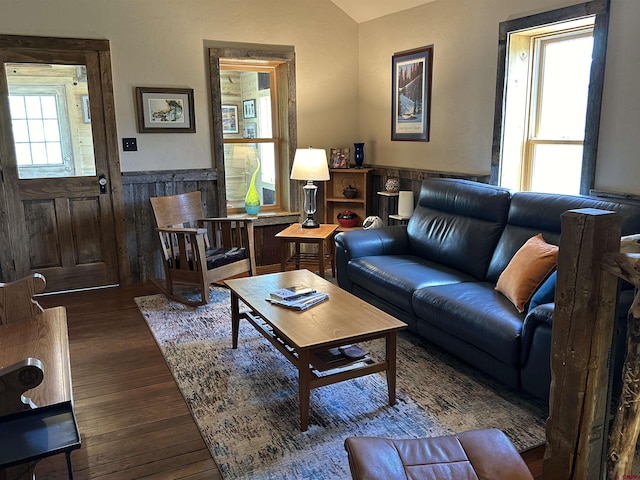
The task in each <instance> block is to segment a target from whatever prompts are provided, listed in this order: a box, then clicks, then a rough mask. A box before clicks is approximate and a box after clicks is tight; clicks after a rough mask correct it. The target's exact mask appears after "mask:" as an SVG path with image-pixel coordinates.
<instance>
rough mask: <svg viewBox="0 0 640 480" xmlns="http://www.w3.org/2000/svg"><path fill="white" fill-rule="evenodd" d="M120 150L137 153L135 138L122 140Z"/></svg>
mask: <svg viewBox="0 0 640 480" xmlns="http://www.w3.org/2000/svg"><path fill="white" fill-rule="evenodd" d="M122 150H124V151H125V152H137V151H138V142H137V141H136V139H135V138H123V139H122Z"/></svg>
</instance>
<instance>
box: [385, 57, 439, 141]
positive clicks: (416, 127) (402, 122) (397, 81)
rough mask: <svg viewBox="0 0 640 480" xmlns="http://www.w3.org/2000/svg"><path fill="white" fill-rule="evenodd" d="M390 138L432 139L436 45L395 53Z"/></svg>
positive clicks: (393, 58) (392, 62)
mask: <svg viewBox="0 0 640 480" xmlns="http://www.w3.org/2000/svg"><path fill="white" fill-rule="evenodd" d="M391 64H392V80H391V140H392V141H393V140H409V141H417V142H428V141H429V129H430V128H429V127H430V123H431V78H432V70H433V45H429V46H426V47H420V48H417V49H414V50H407V51H404V52H398V53H394V54H393V56H392V60H391Z"/></svg>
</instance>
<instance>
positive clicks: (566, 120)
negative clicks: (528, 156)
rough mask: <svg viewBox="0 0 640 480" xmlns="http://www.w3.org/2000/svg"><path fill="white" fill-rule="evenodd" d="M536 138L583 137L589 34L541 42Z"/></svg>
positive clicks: (590, 42) (588, 64)
mask: <svg viewBox="0 0 640 480" xmlns="http://www.w3.org/2000/svg"><path fill="white" fill-rule="evenodd" d="M541 45H542V48H543V51H542V54H541V55H542V58H541V65H542V67H541V68H542V70H543V72H542V76H541V79H540V82H541V84H540V86H539V88H540V89H541V90H540V105H539V109H540V110H539V118H538V131H537V134H536V137H537V138H541V139H547V140H550V139H557V140H560V139H569V140H583V139H584V125H585V117H586V112H587V93H588V90H589V77H590V71H591V52H592V50H593V37H592V36H582V37H578V38H572V39H566V40H553V41H551V40H547V41H544V42H541Z"/></svg>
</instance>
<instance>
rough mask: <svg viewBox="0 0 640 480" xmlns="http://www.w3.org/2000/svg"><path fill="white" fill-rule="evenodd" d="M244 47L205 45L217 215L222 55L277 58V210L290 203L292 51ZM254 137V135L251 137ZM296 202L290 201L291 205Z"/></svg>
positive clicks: (222, 188)
mask: <svg viewBox="0 0 640 480" xmlns="http://www.w3.org/2000/svg"><path fill="white" fill-rule="evenodd" d="M245 46H246V48H242V44H241V45H240V46H237V45H234V46H233V47H230V46H224V47H211V48H209V77H210V88H211V117H212V129H213V131H212V137H213V147H212V151H213V156H214V158H213V162H214V165H215V168H216V172H217V175H216V177H217V192H218V198H217V206H218V211H219V212H220V216H226V215H227V204H226V198H225V196H226V182H225V168H224V138H223V134H222V115H221V112H222V95H221V91H220V62H223V63H224V59H236V60H242V59H246V60H247V61H250V62H252V63H258V62H261V61H262V62H266V63H268V62H277V63H279V65H278V66H277V67H276V71H275V76H276V84H277V88H278V99H279V103H280V104H279V105H276V106H275V108H277V109H278V110H279V111H280V113H281V114H280V115H278V119H277V121H278V124H277V126H276V128H277V129H278V132H279V138H278V145H277V146H278V148H279V151H280V160H281V161H280V162H279V163H280V164H279V172H278V177H279V178H280V179H281V181H280V187H281V188H280V191H279V192H277V195H279V199H280V203H279V208H280V210H289V208H288V205H290V204H291V203H295V202H291V196H290V192H291V181H290V180H289V170H290V169H291V164H292V162H293V156H294V154H295V150H296V146H297V130H296V92H295V53H294V52H293V48H292V47H279V48H275V47H274V48H273V49H270V47H269V46H266V45H265V46H262V47H263V48H264V49H261V48H260V47H261V46H259V45H245ZM254 140H255V139H254ZM296 207H297V205H291V208H293V209H295V208H296Z"/></svg>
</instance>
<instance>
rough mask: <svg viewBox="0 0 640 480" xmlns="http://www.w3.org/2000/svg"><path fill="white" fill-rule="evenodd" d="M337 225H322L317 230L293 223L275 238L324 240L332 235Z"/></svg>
mask: <svg viewBox="0 0 640 480" xmlns="http://www.w3.org/2000/svg"><path fill="white" fill-rule="evenodd" d="M338 227H339V225H336V224H333V223H322V224H320V226H319V227H318V228H302V226H301V224H300V223H294V224H292V225H289V226H288V227H287V228H285V229H284V230H282V231H281V232H280V233H276V235H275V236H276V238H280V239H283V240H284V239H309V240H325V239H327V238H329V237H330V236H331V235H333V232H335V231H336V229H337V228H338Z"/></svg>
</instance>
